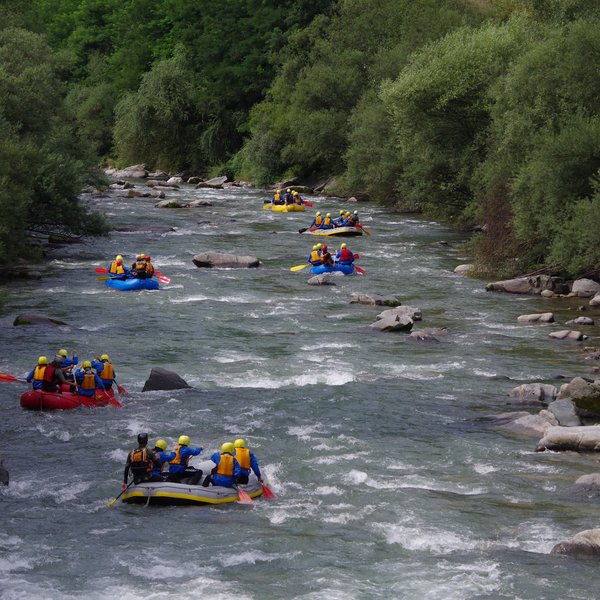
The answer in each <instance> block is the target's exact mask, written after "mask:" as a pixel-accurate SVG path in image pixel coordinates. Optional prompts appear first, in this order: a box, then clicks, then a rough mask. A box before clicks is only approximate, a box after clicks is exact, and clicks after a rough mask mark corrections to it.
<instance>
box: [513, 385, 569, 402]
mask: <svg viewBox="0 0 600 600" xmlns="http://www.w3.org/2000/svg"><path fill="white" fill-rule="evenodd" d="M557 394H558V390H557V389H556V386H554V385H550V384H548V383H524V384H522V385H519V386H517V387H515V388H513V389H512V390H510V392H508V397H509V398H510V402H509V404H511V405H515V406H546V405H548V404H549V403H550V402H552V401H553V400H554V399H555V398H556V396H557Z"/></svg>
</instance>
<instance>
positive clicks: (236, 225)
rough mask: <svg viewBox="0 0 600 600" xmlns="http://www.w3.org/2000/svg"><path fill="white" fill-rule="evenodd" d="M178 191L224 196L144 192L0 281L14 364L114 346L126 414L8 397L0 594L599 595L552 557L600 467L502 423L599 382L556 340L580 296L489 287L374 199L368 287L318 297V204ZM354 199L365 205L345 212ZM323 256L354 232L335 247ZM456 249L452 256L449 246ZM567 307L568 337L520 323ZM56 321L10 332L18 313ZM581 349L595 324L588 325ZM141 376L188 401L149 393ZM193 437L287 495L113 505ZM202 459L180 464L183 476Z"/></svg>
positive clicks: (428, 234) (581, 522)
mask: <svg viewBox="0 0 600 600" xmlns="http://www.w3.org/2000/svg"><path fill="white" fill-rule="evenodd" d="M167 196H168V197H173V198H185V199H188V200H191V199H195V198H203V199H207V200H210V201H211V202H212V206H206V207H200V208H195V209H175V210H173V209H157V208H154V202H155V201H154V200H151V199H139V198H134V199H127V198H121V197H116V196H110V197H104V198H86V199H85V201H86V202H89V203H91V204H92V205H94V207H95V208H96V209H97V210H100V211H101V212H103V213H104V214H106V216H107V218H108V219H109V221H110V222H111V224H112V225H113V226H115V227H121V228H122V227H125V226H128V225H133V226H137V227H139V226H141V225H146V226H149V227H150V226H165V225H166V226H170V227H172V228H173V229H174V230H173V231H169V232H162V233H159V232H155V233H148V232H133V233H131V232H130V233H126V232H116V231H115V232H113V233H111V235H110V236H109V237H106V238H100V239H94V240H88V241H86V242H85V243H84V244H78V245H73V246H66V247H62V248H58V249H55V250H52V251H51V252H50V254H49V255H48V260H47V262H46V263H44V277H43V278H42V280H40V281H18V282H9V283H7V284H6V285H3V287H2V288H1V290H0V294H1V304H0V336H1V338H0V339H1V349H0V371H3V372H7V373H11V374H14V375H16V376H18V377H24V376H25V375H26V373H27V372H28V371H29V370H30V369H31V368H32V367H33V366H34V364H35V362H36V359H37V357H38V356H39V355H41V354H45V355H48V356H52V355H53V354H54V353H55V352H56V351H57V350H58V349H59V348H63V347H65V348H67V349H68V350H69V351H71V349H72V348H76V349H77V351H78V355H79V357H80V361H81V360H85V359H87V358H92V357H94V356H96V355H99V354H102V353H105V352H106V353H108V354H109V355H110V356H111V358H112V361H113V364H114V365H115V369H116V371H117V375H118V380H119V383H120V384H121V385H122V386H123V387H125V388H126V389H127V390H128V392H129V395H128V396H126V397H123V398H122V402H123V405H124V406H123V408H122V409H114V408H112V407H106V408H100V409H95V410H94V409H87V408H82V409H77V410H72V411H58V412H41V413H37V412H28V411H24V410H22V409H21V408H20V406H19V395H20V394H21V393H23V392H24V391H25V389H26V386H25V385H24V384H22V383H0V403H1V406H2V411H3V419H2V426H1V433H2V437H1V440H2V442H1V444H0V456H2V457H3V458H4V463H5V466H6V467H7V468H8V470H9V471H10V474H11V483H10V486H9V487H8V488H5V489H2V490H0V507H1V511H2V519H1V522H2V527H1V528H0V596H1V597H2V598H3V599H16V598H42V599H46V598H47V599H58V598H60V599H63V598H65V599H73V600H75V599H80V598H91V599H108V598H119V599H125V600H133V599H141V598H145V599H152V600H154V599H163V598H210V599H218V600H221V599H222V600H225V599H236V600H266V599H288V598H289V599H291V598H294V599H303V600H317V599H319V600H320V599H334V600H336V599H340V600H341V599H344V600H347V599H389V598H402V599H407V600H413V599H414V600H422V599H432V600H433V599H436V600H438V599H442V600H446V599H452V600H463V599H464V600H466V599H480V598H494V599H516V598H519V599H531V600H534V599H535V600H541V599H549V600H550V599H556V598H561V599H589V598H594V597H596V596H597V592H596V589H597V588H598V584H599V582H600V577H599V575H598V570H597V565H596V563H595V562H592V561H586V560H577V561H576V560H570V559H564V558H559V557H555V556H552V555H550V554H549V551H550V550H551V548H552V546H553V545H554V544H555V543H557V542H559V541H561V540H563V539H565V538H567V537H571V536H572V535H574V534H575V533H577V532H579V531H582V530H584V529H590V528H593V527H596V526H597V520H596V517H597V509H598V506H597V504H594V501H593V500H590V499H588V498H586V497H582V496H581V495H576V494H574V493H573V491H572V486H573V483H574V481H575V479H576V478H577V477H578V476H580V475H582V474H584V473H588V472H592V471H594V470H597V463H596V462H595V461H594V460H593V459H591V458H586V457H581V456H578V455H575V454H560V453H550V452H544V453H535V452H534V448H535V443H536V439H535V438H531V437H520V436H511V435H507V434H502V433H500V432H498V431H496V430H493V429H490V428H489V427H488V426H487V425H486V424H485V421H484V419H482V417H484V416H485V415H489V414H497V413H501V412H505V411H508V410H513V409H512V408H510V407H508V406H507V405H506V403H507V396H506V394H507V393H508V391H509V390H510V389H512V388H513V387H515V386H517V385H519V384H521V383H525V382H535V381H545V382H552V383H555V384H557V385H560V383H561V381H560V380H558V381H557V380H555V378H556V377H557V376H560V375H563V376H566V377H574V376H575V375H584V376H585V375H586V369H587V368H588V366H589V365H588V364H587V363H585V362H584V361H583V360H582V358H581V350H582V348H581V345H580V344H570V343H564V342H559V341H556V340H553V339H551V338H549V337H548V333H549V332H550V331H552V330H553V329H556V328H558V327H561V328H564V327H562V326H561V325H559V324H560V323H564V321H566V320H567V319H569V318H573V317H574V316H577V315H576V314H575V312H574V311H575V308H576V307H577V306H578V305H579V304H581V303H582V302H581V301H579V302H577V303H574V302H573V301H570V300H566V299H564V300H562V299H561V300H547V299H543V298H540V297H522V296H511V295H506V294H496V293H489V292H486V291H485V289H484V287H485V282H484V281H482V280H478V279H472V278H467V277H464V276H461V275H457V274H455V273H454V272H453V269H454V267H455V266H456V265H458V264H460V263H462V262H468V258H469V257H468V256H464V255H463V254H462V250H461V244H462V242H463V241H464V238H463V236H461V235H459V234H457V233H454V232H451V231H449V230H447V229H445V228H444V227H443V226H441V225H439V224H436V223H433V222H428V221H424V220H420V219H417V218H415V217H413V216H407V215H402V214H393V213H389V212H387V211H385V210H383V209H381V208H377V207H372V206H370V205H364V204H360V205H358V208H359V210H360V213H361V221H362V223H363V224H364V225H365V226H366V227H367V228H368V229H369V230H370V231H371V232H372V235H371V236H370V237H367V236H362V237H360V238H353V239H349V240H346V241H347V243H348V246H349V247H350V248H351V249H352V250H353V251H354V252H357V253H359V255H360V260H359V261H358V264H359V265H361V266H362V267H363V268H364V270H365V271H366V274H365V275H364V276H358V275H356V276H351V277H344V276H340V277H335V278H334V281H335V283H336V285H335V286H320V287H312V286H307V284H306V282H307V279H308V278H309V274H308V272H307V271H308V270H307V269H305V270H302V271H299V272H295V273H294V272H290V267H292V266H294V265H298V264H302V263H303V262H304V261H305V260H306V256H307V254H308V253H309V250H310V248H311V246H312V245H313V244H314V243H316V239H315V238H314V237H312V236H310V235H306V234H302V235H300V234H299V233H298V229H299V228H301V227H306V226H308V225H309V223H310V221H311V219H312V216H313V215H314V211H315V210H317V209H318V210H321V212H327V211H330V212H331V213H333V214H337V213H338V212H339V209H340V207H346V206H348V205H347V204H343V203H342V202H341V201H340V200H338V199H335V198H324V197H319V196H316V197H309V198H308V199H309V200H311V201H312V202H314V204H315V207H314V209H312V210H311V209H309V210H308V211H307V212H306V213H291V214H281V213H273V212H271V211H270V210H269V211H267V210H262V200H263V198H265V197H266V192H264V191H263V192H261V191H259V190H248V189H230V190H220V191H216V190H195V189H194V188H193V187H191V186H183V187H182V189H181V190H178V191H173V192H169V193H168V194H167ZM352 208H354V206H353V207H352ZM330 241H331V242H332V244H331V246H335V247H337V245H338V244H339V243H340V242H341V241H344V240H339V239H338V240H337V241H336V240H334V239H331V240H330ZM441 242H445V243H441ZM209 250H213V251H220V252H230V253H234V254H240V255H252V256H257V257H259V258H260V259H261V261H262V262H263V266H261V267H260V268H259V269H227V270H217V269H199V268H197V267H196V266H195V265H194V264H193V262H192V257H193V256H194V254H197V253H199V252H203V251H209ZM140 252H145V253H147V254H151V255H152V259H153V263H154V265H155V267H156V268H157V269H160V270H161V271H162V272H163V273H164V274H165V275H167V276H169V277H170V278H171V282H170V284H168V285H163V284H161V290H159V291H156V292H150V291H145V292H129V293H124V292H119V291H116V290H111V289H108V288H107V287H106V286H105V285H104V284H103V283H102V282H101V281H98V279H97V274H96V273H95V267H98V266H107V265H108V263H109V260H110V259H111V258H113V257H114V256H115V255H116V254H118V253H120V254H122V255H123V256H124V257H125V258H126V261H128V262H130V260H129V259H131V260H132V259H133V256H134V255H135V254H137V253H140ZM353 292H373V293H378V294H383V295H391V294H393V295H398V296H399V297H400V298H401V301H402V303H403V304H408V305H411V306H415V307H418V308H420V309H421V310H422V314H423V321H422V323H416V326H415V327H424V328H439V327H446V328H448V333H447V335H444V336H440V337H439V340H440V342H439V343H437V344H415V343H410V342H409V340H408V336H407V334H403V333H400V334H393V333H379V332H375V331H374V330H373V329H371V328H370V327H369V324H370V323H372V322H374V321H375V316H376V315H377V314H378V313H379V312H380V311H381V310H382V309H381V308H380V307H375V306H365V305H360V304H351V303H350V298H351V295H352V293H353ZM542 311H544V312H545V311H553V312H554V313H555V315H556V319H557V322H558V324H556V325H545V326H544V325H542V326H540V325H536V326H524V325H519V324H518V323H517V316H518V315H520V314H525V313H533V312H542ZM24 312H28V313H31V312H33V313H36V314H40V315H45V316H49V317H52V318H57V319H60V320H63V321H64V322H66V323H67V324H68V326H64V327H62V326H61V327H51V328H42V327H37V326H22V327H14V326H13V324H12V323H13V320H14V318H15V316H16V315H17V314H19V313H24ZM586 333H588V335H598V330H597V329H596V328H591V329H590V330H587V331H586ZM152 367H163V368H166V369H169V370H173V371H175V372H177V373H178V374H179V375H181V376H182V377H183V378H184V379H185V380H186V381H187V382H188V383H189V384H190V385H192V386H193V388H194V389H192V390H180V391H176V392H146V393H142V391H141V390H142V387H143V385H144V381H145V380H146V379H147V378H148V375H149V373H150V370H151V368H152ZM140 431H147V432H148V433H149V435H150V437H151V441H154V440H155V439H156V438H158V437H164V438H166V439H167V441H168V442H169V445H171V444H173V443H174V442H176V440H177V438H178V436H179V435H181V434H187V435H189V436H190V438H191V441H192V445H200V446H202V447H203V448H204V451H203V453H202V455H201V456H200V457H198V458H197V459H194V460H197V461H198V462H200V461H201V460H204V459H205V458H208V456H210V454H211V453H212V452H214V451H215V450H217V449H218V448H219V447H220V445H221V443H222V442H224V441H231V440H233V439H235V438H237V437H245V438H247V440H248V441H249V443H250V445H251V447H252V449H253V451H254V452H255V454H256V455H257V457H258V459H259V461H260V463H261V465H262V467H263V470H264V472H265V473H266V475H267V477H268V480H269V482H270V486H271V488H272V490H273V491H274V492H275V493H276V494H277V496H278V498H277V500H270V501H269V500H265V499H257V500H256V501H255V502H254V504H253V505H252V506H244V505H224V506H217V507H143V506H129V505H123V504H122V503H120V502H117V503H116V504H115V505H114V506H113V507H112V508H108V507H107V506H106V504H107V502H108V501H109V500H111V499H112V498H114V497H115V496H116V495H117V494H118V493H119V491H120V488H119V484H120V482H121V480H122V472H123V466H124V462H125V459H126V456H127V452H128V451H129V450H130V449H131V448H133V447H134V446H135V437H136V435H137V433H138V432H140ZM193 462H194V461H192V464H193Z"/></svg>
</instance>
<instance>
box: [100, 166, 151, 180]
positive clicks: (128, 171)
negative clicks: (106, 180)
mask: <svg viewBox="0 0 600 600" xmlns="http://www.w3.org/2000/svg"><path fill="white" fill-rule="evenodd" d="M107 175H108V173H107ZM110 177H113V178H115V179H145V178H146V177H148V171H147V170H146V165H143V164H140V165H131V166H129V167H125V168H124V169H121V170H120V171H113V172H112V173H111V174H110Z"/></svg>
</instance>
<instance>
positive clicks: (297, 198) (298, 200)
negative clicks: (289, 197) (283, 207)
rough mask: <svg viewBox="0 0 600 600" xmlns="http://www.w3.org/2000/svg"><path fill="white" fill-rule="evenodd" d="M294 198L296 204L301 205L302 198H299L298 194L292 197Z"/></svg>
mask: <svg viewBox="0 0 600 600" xmlns="http://www.w3.org/2000/svg"><path fill="white" fill-rule="evenodd" d="M294 198H296V204H302V198H300V194H298V195H297V196H294Z"/></svg>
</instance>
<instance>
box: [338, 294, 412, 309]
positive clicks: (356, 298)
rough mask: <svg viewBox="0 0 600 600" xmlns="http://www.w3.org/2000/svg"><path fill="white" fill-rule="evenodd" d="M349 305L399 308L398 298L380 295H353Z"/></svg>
mask: <svg viewBox="0 0 600 600" xmlns="http://www.w3.org/2000/svg"><path fill="white" fill-rule="evenodd" d="M350 304H369V305H375V306H400V305H401V304H402V302H401V301H400V296H382V295H381V294H365V293H362V294H359V293H356V292H355V293H353V294H352V297H351V298H350Z"/></svg>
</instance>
